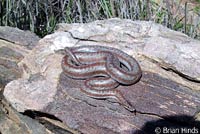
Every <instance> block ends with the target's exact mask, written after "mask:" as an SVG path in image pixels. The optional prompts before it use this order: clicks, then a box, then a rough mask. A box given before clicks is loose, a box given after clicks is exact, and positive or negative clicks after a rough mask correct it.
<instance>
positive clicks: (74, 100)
mask: <svg viewBox="0 0 200 134" xmlns="http://www.w3.org/2000/svg"><path fill="white" fill-rule="evenodd" d="M82 84H83V81H81V80H73V79H70V78H68V77H66V76H65V75H64V74H61V77H60V84H59V87H58V91H57V93H56V95H55V97H54V98H55V100H54V101H53V102H52V103H50V104H49V105H48V106H47V107H46V108H45V109H43V110H42V111H43V112H45V113H48V114H51V115H54V116H56V117H57V118H59V119H60V120H62V121H63V122H64V123H66V124H67V125H68V126H69V127H70V128H73V129H75V130H79V131H80V132H83V133H86V134H92V133H99V134H103V133H107V132H108V133H113V134H114V133H123V134H133V133H135V132H137V131H139V132H144V133H145V132H146V133H148V131H146V130H145V131H143V130H142V127H143V126H144V124H145V123H147V122H150V121H153V120H154V121H156V120H160V119H163V120H164V119H165V118H167V117H168V118H169V117H176V116H177V118H179V117H178V116H180V115H184V116H188V117H191V118H192V117H193V116H194V114H195V112H197V106H199V105H200V95H194V94H193V93H192V92H191V90H189V89H187V88H185V87H182V86H180V85H179V84H177V83H175V82H172V81H170V80H167V79H164V78H162V77H160V76H158V75H156V74H152V73H149V72H144V73H143V77H142V79H141V81H140V82H138V83H137V84H135V85H132V86H127V87H126V86H120V87H119V88H118V90H120V91H121V92H122V93H123V95H124V96H125V97H126V99H127V100H128V101H130V102H131V104H132V105H134V106H135V108H136V111H137V112H136V113H131V112H129V111H127V110H126V109H124V108H123V107H122V106H120V105H119V104H118V103H115V102H113V101H109V100H96V99H92V98H89V97H87V96H86V95H85V94H83V93H81V92H80V88H82ZM184 116H183V117H184ZM183 117H180V118H183ZM177 118H176V119H177ZM180 118H179V119H180ZM173 121H174V120H171V121H169V122H168V125H169V124H170V123H171V125H172V124H173ZM166 122H167V121H166ZM166 122H165V124H166ZM180 124H181V123H180ZM177 125H178V123H177ZM155 128H156V126H155ZM155 128H154V129H155Z"/></svg>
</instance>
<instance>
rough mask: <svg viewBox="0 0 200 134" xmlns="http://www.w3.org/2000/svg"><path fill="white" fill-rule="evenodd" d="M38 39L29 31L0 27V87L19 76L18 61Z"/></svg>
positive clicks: (20, 72)
mask: <svg viewBox="0 0 200 134" xmlns="http://www.w3.org/2000/svg"><path fill="white" fill-rule="evenodd" d="M38 41H39V38H38V37H37V36H36V35H35V34H33V33H31V32H24V31H22V30H19V29H17V28H11V27H0V87H3V86H5V85H6V84H7V83H8V82H10V81H12V80H14V79H17V78H20V77H21V74H22V71H21V70H20V68H19V67H18V63H19V62H20V61H21V60H22V59H23V58H24V56H25V55H27V54H28V53H29V52H30V49H31V48H33V47H34V46H35V45H36V44H37V42H38Z"/></svg>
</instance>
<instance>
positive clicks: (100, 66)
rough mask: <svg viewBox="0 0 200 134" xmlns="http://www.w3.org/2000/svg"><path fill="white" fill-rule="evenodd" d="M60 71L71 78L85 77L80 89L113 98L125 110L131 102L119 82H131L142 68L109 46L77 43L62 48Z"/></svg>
mask: <svg viewBox="0 0 200 134" xmlns="http://www.w3.org/2000/svg"><path fill="white" fill-rule="evenodd" d="M65 51H66V55H65V56H64V57H63V60H62V64H61V66H62V69H63V71H64V73H65V74H66V75H67V76H69V77H71V78H73V79H86V80H85V83H84V87H82V88H81V91H82V92H84V93H85V94H87V95H88V96H90V97H92V98H100V99H101V98H105V99H107V98H114V99H116V100H118V102H119V103H120V104H121V105H123V106H124V107H125V108H126V109H128V110H129V111H134V110H135V109H134V108H133V106H132V105H131V104H130V103H129V102H128V101H127V100H126V99H125V98H124V96H123V95H122V94H121V92H120V91H119V90H117V89H116V87H117V86H119V84H122V85H131V84H135V83H136V82H137V81H138V80H139V79H140V77H141V75H142V71H141V69H140V66H139V64H138V62H137V61H136V60H135V59H134V58H133V57H131V56H129V55H128V54H126V53H124V52H122V51H120V50H118V49H115V48H111V47H104V46H96V45H95V46H80V47H71V48H65Z"/></svg>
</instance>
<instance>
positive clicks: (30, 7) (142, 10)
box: [0, 0, 200, 39]
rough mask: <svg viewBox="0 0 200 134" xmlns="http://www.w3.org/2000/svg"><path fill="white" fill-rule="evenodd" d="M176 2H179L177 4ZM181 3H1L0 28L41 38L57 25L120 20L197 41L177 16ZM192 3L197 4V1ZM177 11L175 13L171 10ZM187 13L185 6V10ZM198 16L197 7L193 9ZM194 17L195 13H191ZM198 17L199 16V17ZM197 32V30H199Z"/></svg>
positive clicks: (110, 0) (91, 0) (158, 0)
mask: <svg viewBox="0 0 200 134" xmlns="http://www.w3.org/2000/svg"><path fill="white" fill-rule="evenodd" d="M176 1H179V2H176ZM181 2H182V0H172V1H171V3H170V2H169V1H166V0H1V2H0V19H1V20H0V25H3V26H5V25H8V26H13V27H19V28H20V29H24V30H31V31H33V32H35V33H37V34H38V35H40V36H44V35H46V34H49V33H51V32H53V31H54V29H55V26H56V24H57V23H60V22H65V23H74V22H76V23H77V22H78V23H86V22H90V21H94V20H101V19H108V18H112V17H119V18H125V19H132V20H151V21H154V22H157V23H159V24H163V25H165V26H167V27H169V28H171V29H174V30H178V31H181V32H184V33H186V34H188V35H189V36H191V37H193V38H198V39H200V35H199V33H198V32H197V31H196V30H198V28H199V27H200V20H199V21H197V22H196V23H195V24H193V23H188V22H187V21H184V20H185V18H186V17H185V16H187V12H185V14H184V11H182V12H183V15H180V16H179V11H180V10H182V9H183V8H182V7H181ZM195 2H197V3H200V1H199V0H196V1H195ZM174 7H176V9H174ZM184 8H185V9H184V10H185V11H187V5H186V6H185V7H184ZM194 11H196V13H197V15H198V13H200V6H196V7H195V8H194ZM194 13H195V12H194ZM199 17H200V14H199ZM199 31H200V28H199Z"/></svg>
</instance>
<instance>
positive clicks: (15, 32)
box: [0, 26, 40, 49]
mask: <svg viewBox="0 0 200 134" xmlns="http://www.w3.org/2000/svg"><path fill="white" fill-rule="evenodd" d="M0 39H2V40H5V41H8V42H11V43H15V44H18V45H20V46H24V47H26V48H28V49H32V48H33V47H35V46H36V44H37V43H38V40H39V39H40V38H39V37H38V36H36V35H35V34H34V33H31V32H30V31H23V30H20V29H18V28H13V27H8V26H0Z"/></svg>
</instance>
